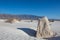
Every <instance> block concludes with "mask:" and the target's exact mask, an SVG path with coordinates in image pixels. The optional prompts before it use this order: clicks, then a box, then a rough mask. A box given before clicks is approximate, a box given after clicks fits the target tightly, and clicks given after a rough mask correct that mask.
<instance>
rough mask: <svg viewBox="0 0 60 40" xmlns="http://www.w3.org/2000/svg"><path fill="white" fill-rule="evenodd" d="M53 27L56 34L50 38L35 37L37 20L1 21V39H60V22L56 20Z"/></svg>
mask: <svg viewBox="0 0 60 40" xmlns="http://www.w3.org/2000/svg"><path fill="white" fill-rule="evenodd" d="M51 28H52V30H53V31H54V32H56V33H57V34H56V36H55V37H52V38H48V39H37V38H35V34H36V29H37V21H36V22H24V21H21V22H19V23H12V24H11V23H5V22H4V21H0V40H60V22H58V21H55V22H53V23H52V24H51Z"/></svg>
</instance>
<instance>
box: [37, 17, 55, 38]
mask: <svg viewBox="0 0 60 40" xmlns="http://www.w3.org/2000/svg"><path fill="white" fill-rule="evenodd" d="M53 35H54V33H53V32H52V31H51V28H50V25H49V21H48V18H47V17H43V18H42V19H39V21H38V28H37V35H36V36H37V38H49V37H53Z"/></svg>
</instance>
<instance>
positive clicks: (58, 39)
mask: <svg viewBox="0 0 60 40" xmlns="http://www.w3.org/2000/svg"><path fill="white" fill-rule="evenodd" d="M47 40H60V36H57V37H52V38H47Z"/></svg>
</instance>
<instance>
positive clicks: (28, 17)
mask: <svg viewBox="0 0 60 40" xmlns="http://www.w3.org/2000/svg"><path fill="white" fill-rule="evenodd" d="M42 17H43V16H35V15H11V14H0V19H8V18H18V19H21V20H38V18H42ZM49 20H50V21H60V19H49Z"/></svg>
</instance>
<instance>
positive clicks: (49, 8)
mask: <svg viewBox="0 0 60 40" xmlns="http://www.w3.org/2000/svg"><path fill="white" fill-rule="evenodd" d="M0 13H1V14H2V13H4V14H18V15H19V14H28V15H37V16H47V17H49V18H57V19H60V0H0Z"/></svg>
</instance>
